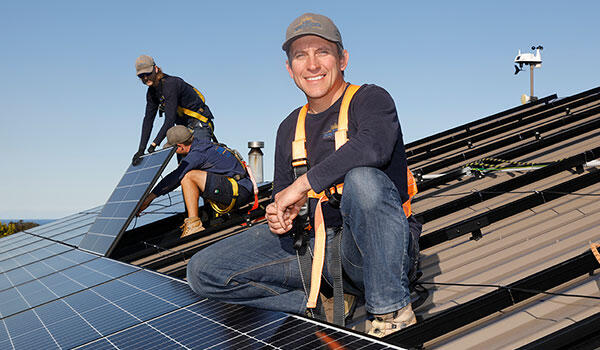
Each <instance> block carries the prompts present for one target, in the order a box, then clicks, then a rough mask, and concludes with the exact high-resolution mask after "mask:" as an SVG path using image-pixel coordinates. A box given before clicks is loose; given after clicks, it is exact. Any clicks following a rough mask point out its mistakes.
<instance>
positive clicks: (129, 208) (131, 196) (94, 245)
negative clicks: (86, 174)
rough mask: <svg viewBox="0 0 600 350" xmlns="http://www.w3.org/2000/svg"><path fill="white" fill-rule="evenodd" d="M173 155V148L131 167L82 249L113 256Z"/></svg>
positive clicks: (105, 206)
mask: <svg viewBox="0 0 600 350" xmlns="http://www.w3.org/2000/svg"><path fill="white" fill-rule="evenodd" d="M173 153H175V148H173V147H171V148H168V149H164V150H160V151H157V152H154V153H152V154H148V155H145V156H144V157H142V161H141V163H140V164H138V165H136V166H134V165H130V166H129V168H128V169H127V171H126V172H125V175H123V177H122V178H121V181H119V184H118V185H117V187H116V188H115V190H114V191H113V193H112V194H111V195H110V198H109V199H108V201H107V202H106V204H105V205H104V207H103V208H102V211H101V212H100V214H99V215H98V217H97V218H96V221H94V224H93V225H92V227H91V228H90V231H89V232H88V233H87V234H86V235H85V236H84V237H83V239H82V240H81V242H80V243H79V247H80V248H81V249H85V250H88V251H92V252H95V253H98V254H101V255H104V256H107V255H109V254H110V252H111V251H112V249H114V247H115V244H116V242H117V241H118V240H119V237H120V235H121V234H122V233H123V232H124V231H125V230H126V228H127V227H128V226H129V223H130V222H131V220H132V218H133V216H134V215H135V213H136V211H137V209H138V208H139V206H140V204H141V201H142V199H143V198H144V196H145V195H146V194H147V193H148V192H149V191H150V190H151V189H152V186H154V184H155V183H156V180H157V179H158V177H159V175H160V174H161V173H162V171H163V170H164V168H165V167H166V165H167V163H168V162H169V160H170V159H171V157H172V156H173Z"/></svg>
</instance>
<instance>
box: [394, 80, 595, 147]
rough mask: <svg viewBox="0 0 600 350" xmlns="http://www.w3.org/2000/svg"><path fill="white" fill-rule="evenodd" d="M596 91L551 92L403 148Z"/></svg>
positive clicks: (556, 104) (582, 96)
mask: <svg viewBox="0 0 600 350" xmlns="http://www.w3.org/2000/svg"><path fill="white" fill-rule="evenodd" d="M597 93H600V87H596V88H593V89H589V90H586V91H582V92H580V93H577V94H575V95H571V96H568V97H565V98H560V99H557V96H556V94H553V95H550V96H546V97H543V98H540V99H539V100H537V102H533V103H527V104H524V105H521V106H517V107H513V108H510V109H507V110H505V111H502V112H498V113H495V114H493V115H491V116H488V117H484V118H481V119H478V120H475V121H472V122H469V123H467V124H463V125H460V126H457V127H454V128H452V129H449V130H445V131H442V132H439V133H437V134H434V135H431V136H427V137H424V138H422V139H420V140H416V141H413V142H410V143H407V144H406V145H405V148H406V149H407V150H408V152H411V151H412V149H413V148H414V147H417V146H419V145H422V144H424V143H427V142H430V141H432V140H435V139H438V138H441V137H445V136H448V135H452V134H454V133H456V132H460V131H467V132H469V131H470V130H471V129H472V128H473V127H476V126H477V125H480V124H483V123H487V122H489V121H492V120H494V119H499V118H502V117H503V116H507V115H510V114H512V113H515V112H519V111H522V110H525V109H528V108H532V107H536V106H538V107H539V105H541V104H548V103H549V102H550V101H553V100H556V101H553V104H554V106H558V105H560V104H563V102H565V103H569V102H570V101H574V100H577V99H580V98H584V97H586V96H589V95H593V94H597ZM455 140H456V139H454V140H452V139H450V141H455Z"/></svg>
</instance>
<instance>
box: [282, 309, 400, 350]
mask: <svg viewBox="0 0 600 350" xmlns="http://www.w3.org/2000/svg"><path fill="white" fill-rule="evenodd" d="M289 317H291V318H296V319H300V320H303V321H306V322H308V323H313V324H317V325H321V326H323V324H322V323H320V322H318V321H316V320H314V319H311V318H305V317H301V316H298V315H289ZM333 329H335V330H337V331H339V332H341V333H343V334H346V335H348V336H351V337H353V338H358V339H361V340H367V341H368V342H369V343H370V344H379V345H382V346H384V347H385V348H386V349H398V350H404V348H401V347H399V346H397V345H393V344H389V343H386V342H383V341H381V340H378V339H375V338H371V337H368V336H366V335H364V334H361V333H357V332H353V331H350V330H348V329H346V328H341V327H339V328H338V327H336V328H333Z"/></svg>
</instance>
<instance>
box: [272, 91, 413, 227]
mask: <svg viewBox="0 0 600 350" xmlns="http://www.w3.org/2000/svg"><path fill="white" fill-rule="evenodd" d="M341 102H342V97H340V98H339V99H338V100H337V101H336V102H335V103H334V104H333V105H332V106H331V107H329V108H328V109H327V110H325V111H323V112H321V113H318V114H307V116H306V121H305V128H306V152H307V156H308V164H309V170H308V173H307V176H308V181H309V183H310V185H311V186H312V188H313V190H314V191H315V192H321V191H322V190H324V189H326V188H329V187H331V186H332V185H335V184H338V183H341V182H343V181H344V176H345V175H346V173H347V172H348V171H350V170H351V169H353V168H356V167H374V168H378V169H381V170H382V171H383V172H385V173H386V174H387V175H388V176H389V177H390V179H391V180H392V181H393V182H394V184H395V185H396V187H397V188H398V191H399V193H400V196H401V198H402V202H405V201H407V200H408V198H409V197H408V188H407V179H406V172H407V163H406V154H405V151H404V143H403V141H402V131H401V129H400V123H399V121H398V115H397V113H396V106H395V104H394V101H393V99H392V97H391V96H390V95H389V94H388V93H387V91H385V90H384V89H382V88H381V87H379V86H376V85H363V86H362V87H361V88H360V89H359V90H358V91H357V92H356V94H355V95H354V97H353V98H352V101H351V102H350V107H349V111H348V114H349V116H348V138H349V140H348V142H346V143H345V144H344V145H343V146H342V147H340V148H339V149H338V150H337V151H336V150H335V131H336V130H337V122H338V116H339V111H340V106H341ZM299 112H300V108H298V109H296V110H294V111H293V112H292V113H290V115H289V116H288V117H287V118H286V119H285V120H284V121H283V122H282V123H281V124H280V126H279V129H278V131H277V141H276V148H275V149H276V152H275V176H274V180H273V195H275V194H276V193H278V192H279V191H281V190H283V189H284V188H286V187H287V186H289V185H290V184H292V182H294V172H293V168H292V166H291V162H292V141H293V140H294V135H295V130H296V122H297V120H298V114H299ZM315 203H316V200H311V217H313V215H314V209H315ZM323 214H324V217H325V223H326V225H327V226H328V227H331V226H338V225H340V224H341V216H340V213H339V210H337V209H334V208H333V207H330V206H329V205H324V206H323Z"/></svg>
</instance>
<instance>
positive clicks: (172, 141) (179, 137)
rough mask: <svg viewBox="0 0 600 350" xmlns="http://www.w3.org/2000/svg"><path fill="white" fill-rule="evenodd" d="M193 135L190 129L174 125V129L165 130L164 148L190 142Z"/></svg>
mask: <svg viewBox="0 0 600 350" xmlns="http://www.w3.org/2000/svg"><path fill="white" fill-rule="evenodd" d="M193 137H194V135H192V132H191V131H190V129H188V128H186V127H185V126H183V125H175V126H174V127H172V128H170V129H169V130H167V143H166V144H165V146H164V148H168V147H171V146H175V145H177V144H179V143H186V142H188V141H191V140H192V138H193Z"/></svg>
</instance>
